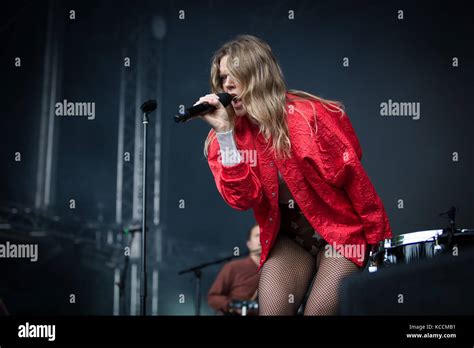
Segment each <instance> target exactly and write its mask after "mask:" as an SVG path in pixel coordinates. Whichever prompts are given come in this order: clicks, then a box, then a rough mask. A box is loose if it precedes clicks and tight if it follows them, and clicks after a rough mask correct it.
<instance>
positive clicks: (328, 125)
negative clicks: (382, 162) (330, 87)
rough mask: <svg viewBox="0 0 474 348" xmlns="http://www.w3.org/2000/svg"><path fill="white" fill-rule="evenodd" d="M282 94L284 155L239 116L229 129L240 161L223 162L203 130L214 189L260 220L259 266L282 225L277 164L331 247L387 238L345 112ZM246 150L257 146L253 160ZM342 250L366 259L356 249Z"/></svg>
mask: <svg viewBox="0 0 474 348" xmlns="http://www.w3.org/2000/svg"><path fill="white" fill-rule="evenodd" d="M286 97H287V102H286V110H287V122H288V129H289V136H290V141H291V158H289V159H276V158H275V157H274V155H273V152H272V150H271V146H268V147H267V142H266V141H265V139H264V137H263V135H262V134H259V129H258V127H257V126H256V125H255V124H253V123H252V122H250V120H249V119H248V118H247V117H238V118H237V120H236V124H235V126H234V131H233V133H234V139H235V143H236V146H237V149H238V150H239V153H240V154H241V162H240V163H238V164H235V165H231V166H223V165H222V162H221V158H220V156H221V154H220V151H219V143H218V141H217V139H216V137H215V136H214V135H213V134H212V133H214V130H212V129H211V131H210V133H209V134H210V135H212V136H213V140H212V141H211V142H210V145H209V149H208V163H209V166H210V169H211V171H212V174H213V176H214V179H215V183H216V186H217V189H218V191H219V193H220V194H221V196H222V197H223V199H224V200H225V201H226V202H227V204H229V205H230V206H231V207H232V208H235V209H238V210H248V209H250V208H252V209H253V212H254V215H255V219H256V220H257V222H258V224H259V226H260V241H261V245H262V254H261V260H260V266H259V269H260V268H261V267H262V265H263V263H264V262H265V260H266V258H267V256H268V253H269V251H270V250H271V248H272V246H273V244H274V242H275V239H276V236H277V234H278V230H279V225H280V209H279V206H278V184H279V182H278V172H277V169H278V170H279V171H280V173H281V175H282V177H283V179H284V181H285V182H286V184H287V186H288V188H289V190H290V192H291V194H292V195H293V197H294V199H295V201H296V203H297V204H298V205H299V207H300V209H301V210H302V212H303V214H304V215H305V217H306V218H307V220H308V221H309V222H310V223H311V225H312V226H313V227H314V228H315V229H316V231H317V232H318V233H319V234H320V235H321V236H322V237H323V238H324V239H325V240H326V241H327V242H328V243H329V244H330V245H331V246H337V247H345V246H353V247H360V248H364V250H366V247H367V244H376V243H377V242H379V241H381V240H382V239H385V238H390V237H391V236H392V232H391V228H390V225H389V221H388V218H387V214H386V212H385V209H384V206H383V204H382V201H381V199H380V197H379V196H378V195H377V193H376V191H375V188H374V187H373V185H372V183H371V182H370V179H369V177H368V176H367V174H366V172H365V170H364V168H363V166H362V164H361V162H360V160H361V158H362V150H361V147H360V144H359V141H358V139H357V136H356V134H355V132H354V129H353V128H352V125H351V123H350V120H349V118H348V117H347V115H346V114H344V115H343V116H342V115H341V114H340V113H338V112H331V111H328V110H327V109H326V108H325V107H324V105H323V104H322V103H321V102H319V101H315V100H306V99H302V98H300V97H298V96H295V95H291V94H289V93H287V95H286ZM249 151H254V153H256V159H257V160H256V161H253V163H252V162H251V161H249V160H248V159H249V158H251V156H250V155H249V154H250V152H249ZM246 159H247V160H246ZM255 164H256V165H255ZM336 250H337V248H336ZM340 250H342V249H340ZM344 250H349V249H344ZM354 250H355V249H354ZM344 257H346V258H347V259H349V260H351V261H352V262H353V263H355V264H356V265H358V266H362V265H363V263H364V261H363V260H361V259H360V257H358V256H355V254H354V253H352V254H351V253H346V254H345V255H344Z"/></svg>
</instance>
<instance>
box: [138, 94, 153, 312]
mask: <svg viewBox="0 0 474 348" xmlns="http://www.w3.org/2000/svg"><path fill="white" fill-rule="evenodd" d="M140 109H141V110H142V112H143V119H142V123H143V172H142V252H141V257H142V259H141V265H142V270H141V275H140V315H142V316H145V315H146V297H147V275H146V227H145V226H146V154H147V151H146V150H147V149H146V146H147V128H148V115H149V114H150V113H152V112H153V111H154V110H155V109H156V100H151V99H150V100H148V101H146V102H144V103H143V104H142V106H141V107H140Z"/></svg>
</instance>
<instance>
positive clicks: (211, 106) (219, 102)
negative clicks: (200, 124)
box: [175, 93, 233, 133]
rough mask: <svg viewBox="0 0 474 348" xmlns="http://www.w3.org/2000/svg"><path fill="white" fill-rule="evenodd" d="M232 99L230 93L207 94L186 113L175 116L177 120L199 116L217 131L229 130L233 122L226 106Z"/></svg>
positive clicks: (184, 120) (182, 120)
mask: <svg viewBox="0 0 474 348" xmlns="http://www.w3.org/2000/svg"><path fill="white" fill-rule="evenodd" d="M231 101H232V96H231V95H230V94H228V93H218V94H207V95H205V96H204V97H201V98H199V100H198V101H197V102H196V103H194V105H193V106H192V107H191V108H188V109H186V111H185V112H184V113H182V114H180V115H177V116H175V121H176V122H186V121H187V120H189V119H190V118H192V117H197V116H198V117H200V118H202V119H203V120H204V121H205V122H207V123H209V125H210V126H211V127H212V128H214V130H215V131H216V132H219V133H220V132H227V131H229V130H230V129H231V123H230V119H229V114H228V112H227V109H226V107H227V106H228V105H229V104H230V102H231ZM232 111H233V110H232Z"/></svg>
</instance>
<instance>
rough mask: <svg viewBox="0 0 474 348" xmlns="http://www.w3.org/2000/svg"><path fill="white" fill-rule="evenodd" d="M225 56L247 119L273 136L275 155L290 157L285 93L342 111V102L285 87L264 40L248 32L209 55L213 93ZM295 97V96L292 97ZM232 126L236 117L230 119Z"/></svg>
mask: <svg viewBox="0 0 474 348" xmlns="http://www.w3.org/2000/svg"><path fill="white" fill-rule="evenodd" d="M224 56H228V59H227V69H228V71H229V75H230V76H231V77H232V78H233V79H234V80H236V81H238V82H239V83H240V84H241V86H242V89H243V90H242V94H241V95H240V96H239V97H240V98H241V100H242V103H243V104H244V105H245V108H246V110H247V117H248V119H249V120H250V121H251V122H252V123H254V124H256V125H257V126H258V127H259V130H260V133H262V134H263V136H264V138H265V139H267V140H268V139H270V137H271V139H272V144H271V145H272V148H273V150H274V153H275V156H277V157H278V158H288V157H290V149H291V142H290V138H289V132H288V124H287V121H286V92H288V93H291V94H294V95H297V96H298V97H300V98H301V99H304V100H308V99H315V100H319V101H320V102H322V105H324V106H325V107H326V108H328V109H329V110H332V111H336V112H340V113H341V114H343V105H342V104H341V103H340V102H338V101H333V100H327V99H323V98H320V97H317V96H315V95H313V94H310V93H307V92H304V91H299V90H287V89H286V85H285V81H284V77H283V73H282V71H281V69H280V66H279V64H278V62H277V60H276V58H275V56H274V54H273V52H272V50H271V48H270V46H269V45H268V44H267V43H266V42H265V41H263V40H261V39H259V38H257V37H255V36H251V35H239V36H237V38H236V39H234V40H232V41H229V42H227V43H225V44H224V45H223V46H222V47H221V48H219V49H218V50H217V51H216V52H215V53H214V56H213V57H212V61H211V77H210V84H211V90H212V93H220V92H223V88H222V83H221V79H220V76H219V64H220V60H221V59H222V57H224ZM294 100H296V99H294ZM230 121H231V123H232V125H235V118H231V119H230ZM211 134H212V135H213V136H208V137H207V138H206V141H205V144H204V155H205V156H206V157H207V155H208V147H209V144H210V143H211V141H212V140H213V138H214V137H215V133H214V132H213V133H211Z"/></svg>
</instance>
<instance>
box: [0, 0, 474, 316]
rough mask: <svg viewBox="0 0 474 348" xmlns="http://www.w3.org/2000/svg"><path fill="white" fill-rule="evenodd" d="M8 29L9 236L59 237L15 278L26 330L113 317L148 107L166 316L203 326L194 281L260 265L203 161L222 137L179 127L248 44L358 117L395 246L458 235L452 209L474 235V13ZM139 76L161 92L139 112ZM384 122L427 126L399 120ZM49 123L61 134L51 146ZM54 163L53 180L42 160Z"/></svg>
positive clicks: (418, 11)
mask: <svg viewBox="0 0 474 348" xmlns="http://www.w3.org/2000/svg"><path fill="white" fill-rule="evenodd" d="M0 23H1V24H0V38H1V41H0V44H1V51H0V76H1V82H2V83H1V84H0V88H1V92H0V105H1V106H0V110H1V117H0V124H1V126H0V130H1V137H0V142H1V146H0V148H1V158H0V161H1V175H2V179H1V181H0V192H1V193H0V194H1V197H0V198H1V201H2V207H3V208H2V209H3V212H4V215H3V216H4V217H3V218H2V219H3V221H2V222H12V221H13V222H15V221H17V220H18V221H22V223H23V225H25V224H26V226H27V227H24V228H23V232H22V233H26V232H28V231H29V232H31V231H32V230H34V229H35V228H36V227H31V228H29V227H28V226H32V225H34V224H33V223H31V222H25V220H28V217H25V216H24V215H31V216H33V219H36V220H35V221H38V220H39V221H43V220H46V221H47V222H46V223H44V222H43V223H41V224H40V225H41V226H42V228H41V229H42V231H39V232H41V233H45V234H44V236H43V237H41V233H40V236H37V235H35V236H33V237H31V235H28V236H29V239H25V240H34V241H35V243H38V244H39V246H40V248H39V261H38V262H37V263H34V262H31V263H30V262H29V261H27V262H26V263H22V262H20V263H19V264H18V262H16V263H14V262H10V261H11V260H0V268H2V269H4V270H6V269H7V268H8V270H7V271H6V273H5V274H8V277H7V278H6V279H2V280H0V291H1V292H0V297H2V298H4V300H5V302H6V303H7V304H9V309H10V311H11V312H12V313H61V314H74V313H81V314H112V311H113V308H112V307H113V294H114V285H113V284H114V279H115V278H114V269H116V268H117V267H121V266H122V264H121V261H122V256H123V244H121V243H124V242H125V241H126V240H127V238H129V235H128V234H127V233H124V232H123V231H122V230H121V228H122V227H123V226H125V225H127V224H129V223H131V222H133V221H134V218H133V212H130V211H131V208H130V206H131V205H132V201H133V197H134V196H133V193H131V190H132V187H133V185H134V184H135V183H136V182H135V181H134V177H133V175H132V174H130V173H131V172H132V171H133V165H134V161H135V160H136V159H137V158H138V157H137V156H138V155H137V154H136V153H135V149H136V147H135V145H136V144H135V143H134V141H133V140H132V141H129V142H128V143H127V139H128V140H130V138H133V133H134V132H135V127H136V124H135V123H134V121H133V118H134V117H135V114H134V113H135V112H136V110H137V106H139V105H140V102H141V101H144V100H146V99H149V98H153V99H158V101H159V112H157V113H155V114H152V117H151V127H152V128H151V130H152V131H151V134H150V142H149V146H150V153H149V158H148V159H149V166H150V171H149V180H150V181H149V187H147V192H148V197H149V204H150V210H149V217H150V225H151V228H150V232H149V233H150V238H152V242H151V244H150V249H151V254H152V256H150V260H149V261H150V265H151V267H152V268H153V270H154V271H156V272H157V274H158V276H157V279H158V281H157V283H156V284H157V287H158V289H159V291H158V303H157V304H155V305H154V306H155V310H156V308H158V309H157V311H158V313H159V314H170V315H190V314H193V311H194V299H193V296H194V288H193V283H192V280H193V277H192V275H190V274H187V275H182V276H178V274H177V272H178V271H179V270H181V269H183V268H186V267H191V266H193V265H196V264H199V263H202V262H206V261H210V260H213V259H215V258H219V257H223V256H228V255H231V254H232V252H233V251H234V247H239V248H240V249H241V250H245V238H246V233H247V230H248V228H250V227H251V225H252V224H253V223H254V220H253V214H252V212H250V211H247V212H239V211H235V210H233V209H231V208H230V207H229V206H227V205H226V204H225V202H224V201H223V200H222V198H221V197H220V195H219V193H218V192H217V189H216V187H215V184H214V181H213V178H212V175H211V172H210V170H209V167H208V165H207V161H206V159H205V158H204V156H203V152H202V149H203V143H204V139H205V137H206V135H207V132H208V130H209V127H208V125H206V124H205V123H203V122H202V121H200V120H193V121H192V122H189V123H186V124H175V123H174V121H173V116H174V115H175V114H176V113H177V111H178V107H179V106H180V105H185V106H190V105H192V104H193V103H194V102H195V101H196V100H197V99H198V98H199V97H200V96H202V95H204V94H207V93H209V83H208V80H209V71H210V59H211V56H212V54H213V52H214V51H215V50H216V49H217V48H218V47H219V46H220V45H222V44H223V43H224V42H226V41H227V40H230V39H232V38H234V37H235V36H236V35H238V34H251V35H255V36H258V37H261V38H263V39H264V40H266V41H267V42H268V43H269V44H270V45H271V47H272V49H273V51H274V53H275V55H276V56H277V58H278V60H279V63H280V64H281V66H282V69H283V73H284V75H285V79H286V82H287V86H288V87H289V88H295V89H301V90H305V91H308V92H310V93H313V94H316V95H319V96H322V97H324V98H329V99H337V100H340V101H342V102H343V103H344V105H345V107H346V110H347V114H348V116H349V117H350V120H351V122H352V124H353V126H354V128H355V130H356V133H357V135H358V137H359V140H360V143H361V145H362V150H363V160H362V163H363V166H364V167H365V169H366V171H367V173H368V175H369V177H370V178H371V180H372V183H373V184H374V186H375V188H376V190H377V192H378V193H379V195H380V197H381V199H382V201H383V203H384V205H385V208H386V210H387V213H388V216H389V219H390V223H391V226H392V229H393V231H394V233H395V234H403V233H409V232H413V231H419V230H425V229H436V228H443V227H445V226H447V220H446V219H445V218H442V217H439V216H438V214H439V213H441V212H444V211H446V210H447V209H449V207H451V206H456V207H457V208H458V214H457V220H456V221H457V224H458V226H459V227H464V228H473V227H474V216H473V214H472V213H473V203H474V198H473V197H474V185H473V180H472V175H473V159H474V156H473V143H472V134H473V130H474V120H473V117H472V110H473V109H474V98H473V97H472V94H473V88H472V83H473V81H472V77H473V58H474V56H473V46H472V13H471V12H469V11H467V1H466V2H462V1H449V2H448V1H444V2H441V1H426V2H422V1H417V2H413V1H384V2H380V1H368V0H361V1H309V0H307V1H303V0H300V1H247V0H242V1H239V2H237V3H235V2H222V1H211V0H209V1H62V2H60V1H50V2H47V1H16V2H15V5H2V11H1V14H0ZM48 28H49V30H48ZM137 47H139V48H137ZM140 49H141V51H140ZM138 52H141V53H138ZM140 54H141V55H140ZM18 58H19V59H18ZM126 58H129V59H130V60H129V63H130V66H127V65H126V64H127V61H126ZM139 69H142V75H141V76H142V77H141V80H140V81H141V82H140V83H141V85H142V86H145V87H143V88H142V90H141V91H142V92H141V94H140V97H141V99H140V100H138V101H137V100H136V99H137V98H135V99H134V97H133V95H135V96H136V95H138V94H137V93H139V92H137V85H138V83H137V82H136V81H137V80H136V76H138V75H137V74H136V72H137V70H139ZM124 86H126V87H127V88H128V89H125V90H124V89H123V88H125V87H124ZM150 86H151V87H150ZM53 89H54V91H53ZM130 93H131V94H132V96H130ZM64 100H67V101H71V102H87V103H94V104H93V105H94V115H92V113H90V114H89V117H86V116H84V117H59V116H55V115H54V114H52V113H51V111H53V112H54V111H55V108H52V105H54V104H55V103H57V102H60V103H62V102H63V101H64ZM136 103H138V104H136ZM384 103H386V104H384ZM405 103H408V104H405ZM91 105H92V104H91ZM384 105H387V106H388V108H389V109H390V110H392V111H393V107H395V105H398V106H400V105H401V106H404V105H405V106H408V105H409V106H410V109H407V110H405V111H406V113H405V114H404V115H398V116H393V115H392V116H390V115H386V114H385V107H384ZM90 111H91V110H90ZM121 113H122V115H123V116H124V117H125V121H124V122H125V123H124V130H123V132H124V133H123V134H124V142H123V148H122V149H121V150H122V152H123V153H126V152H128V153H129V154H130V161H127V162H124V167H123V183H122V185H121V186H120V189H122V190H123V213H122V215H123V218H122V220H121V221H120V223H117V217H116V209H117V203H116V199H117V190H118V189H119V188H118V185H117V158H118V157H120V154H118V151H120V150H119V148H118V144H119V143H120V139H119V134H120V129H121V128H120V115H121ZM45 115H46V116H45ZM48 115H49V116H48ZM45 117H49V119H50V121H49V123H46V124H47V128H48V127H49V128H48V129H49V131H50V133H48V131H45V130H43V131H42V127H46V126H45V125H44V124H43V125H42V122H43V123H44V122H45V121H44V118H45ZM158 117H159V119H160V120H161V121H160V122H161V129H160V136H158V132H157V130H156V128H155V126H156V122H157V118H158ZM127 118H128V119H130V118H131V119H132V121H131V122H129V121H127ZM127 132H128V133H127ZM130 133H132V136H130ZM48 134H49V135H48ZM127 134H128V136H127ZM45 136H50V137H51V139H50V141H47V142H45V139H44V137H45ZM157 142H159V144H161V148H160V149H159V150H157V147H156V146H155V145H156V143H157ZM41 144H43V145H41ZM48 144H49V145H48ZM41 146H43V147H44V148H45V150H44V153H49V154H50V157H49V158H50V162H51V163H49V164H48V163H46V162H47V161H46V162H45V160H44V159H43V160H42V159H41V158H40V157H41V156H40V155H39V153H40V151H41ZM48 146H50V147H51V148H50V149H48ZM48 151H49V152H48ZM158 153H159V154H160V156H159V166H158V168H159V173H160V175H159V182H158V187H159V190H158V191H159V194H157V193H156V192H157V191H156V190H157V189H156V185H155V182H154V180H155V175H156V173H157V168H156V167H154V163H155V162H154V160H155V159H156V158H157V154H158ZM18 154H20V157H18ZM45 165H46V168H50V169H49V170H46V171H45V172H44V173H45V174H44V176H43V177H42V179H41V175H40V177H39V174H38V172H39V171H41V170H45V169H44V168H45V167H44V166H45ZM39 168H43V169H39ZM45 177H46V178H47V177H49V181H48V180H47V182H48V185H46V186H45V185H44V182H45ZM127 178H129V179H127ZM135 180H136V178H135ZM41 187H42V188H41ZM154 199H157V200H158V201H159V209H158V208H156V202H155V201H154ZM11 207H17V208H13V210H12V208H11ZM29 208H31V209H32V210H31V211H30V210H28V209H29ZM15 209H17V210H15ZM38 209H39V210H40V211H42V212H44V213H43V215H41V216H40V217H38V214H37V213H36V212H37V211H38ZM127 209H128V210H127ZM157 209H158V210H157ZM157 211H158V213H156V212H157ZM19 214H20V215H21V214H23V215H22V216H18V215H19ZM154 214H155V216H154ZM156 214H158V218H159V221H158V220H157V216H156ZM5 216H7V217H6V218H5ZM9 219H10V220H9ZM135 220H136V219H135ZM153 220H154V221H153ZM28 221H30V220H28ZM51 221H53V222H54V223H53V222H51ZM152 221H153V223H152ZM52 225H54V227H51V226H52ZM44 226H46V227H44ZM47 226H50V227H49V228H48V227H47ZM15 229H20V228H18V227H15V228H13V229H8V228H5V229H2V241H3V242H4V241H6V240H12V238H13V236H15V232H16V231H15ZM52 230H54V231H55V234H54V235H52V234H51V233H49V234H48V232H51V231H52ZM61 234H63V236H61ZM25 235H27V233H26V234H25ZM69 235H73V236H75V237H74V238H76V239H74V238H72V239H71V238H66V237H64V236H69ZM118 235H120V236H118ZM138 236H139V235H138ZM25 238H26V237H25ZM77 238H79V239H77ZM81 238H82V239H81ZM120 238H121V239H120ZM117 245H119V247H117ZM114 248H119V251H118V252H117V250H116V249H114ZM120 248H122V249H120ZM132 249H133V248H132ZM132 261H133V260H132ZM137 262H138V261H137V260H136V259H135V260H134V261H133V262H132V263H135V265H137ZM219 267H220V266H213V267H210V268H206V269H205V270H204V272H203V284H202V285H203V286H202V290H203V313H205V314H211V313H212V312H211V310H210V309H209V308H208V307H207V305H206V303H205V293H206V292H207V289H208V288H209V286H210V284H211V282H212V280H213V279H214V277H215V276H216V274H217V272H218V270H219ZM133 272H134V271H133V270H131V269H130V270H129V273H128V278H127V281H128V280H130V279H131V278H130V277H133V276H136V274H135V275H134V273H133ZM0 273H2V272H0ZM28 274H35V277H28V276H27V275H28ZM151 276H152V275H151V274H150V277H151ZM115 280H116V279H115ZM150 282H151V283H153V282H152V281H150ZM129 286H131V285H129ZM150 286H151V285H150ZM127 290H128V291H127V292H129V291H130V289H128V288H127ZM150 291H152V290H151V288H150ZM71 294H74V295H75V296H76V298H77V301H76V303H71V301H70V295H71ZM183 295H184V296H183ZM126 296H127V306H129V304H130V301H131V299H130V298H129V297H130V294H129V293H128V294H126ZM98 299H103V300H98ZM150 302H151V299H150ZM150 306H151V304H150Z"/></svg>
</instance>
